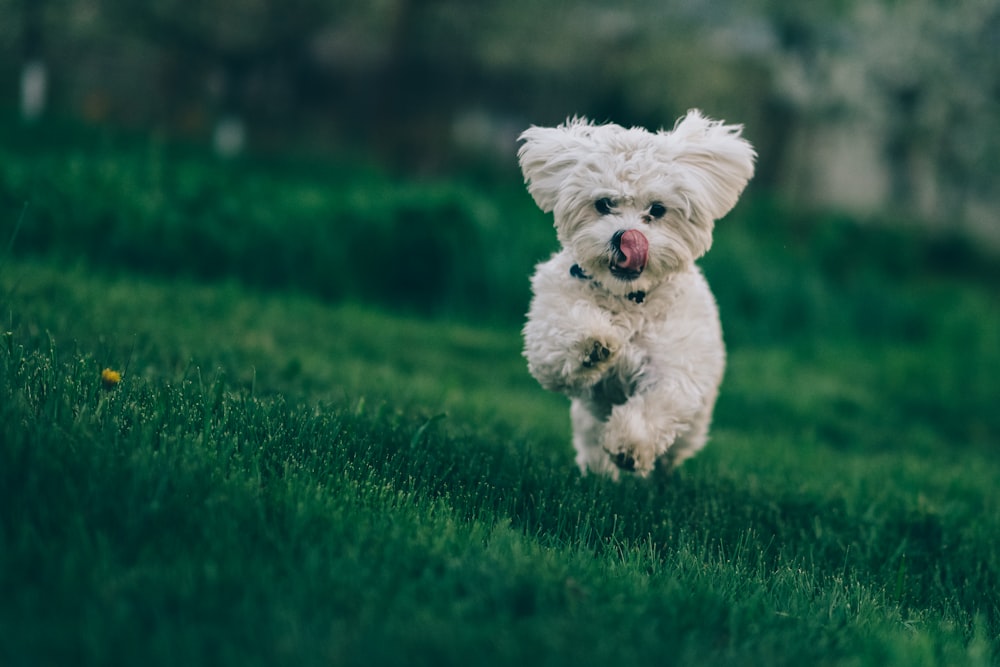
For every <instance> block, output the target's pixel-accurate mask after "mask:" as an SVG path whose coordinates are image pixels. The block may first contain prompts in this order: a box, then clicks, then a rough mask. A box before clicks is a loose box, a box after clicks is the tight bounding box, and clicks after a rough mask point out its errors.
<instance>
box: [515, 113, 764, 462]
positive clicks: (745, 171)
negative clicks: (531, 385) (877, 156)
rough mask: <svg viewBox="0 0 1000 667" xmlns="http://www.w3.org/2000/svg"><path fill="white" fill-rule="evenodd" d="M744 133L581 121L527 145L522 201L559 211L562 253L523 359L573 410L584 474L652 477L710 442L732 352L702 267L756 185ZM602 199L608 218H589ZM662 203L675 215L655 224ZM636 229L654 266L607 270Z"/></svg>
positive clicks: (535, 307)
mask: <svg viewBox="0 0 1000 667" xmlns="http://www.w3.org/2000/svg"><path fill="white" fill-rule="evenodd" d="M741 130H742V128H741V127H740V126H738V125H725V124H723V123H721V122H718V121H712V120H709V119H708V118H705V117H704V116H703V115H701V113H700V112H698V111H690V112H688V114H687V116H685V117H684V118H682V119H680V120H679V121H678V122H677V124H676V125H675V127H674V129H673V130H672V131H662V130H661V131H659V132H655V133H653V132H648V131H646V130H644V129H642V128H631V129H626V128H624V127H621V126H619V125H614V124H608V125H593V124H591V123H589V122H587V121H586V120H585V119H579V118H574V119H572V120H569V121H567V122H566V123H565V124H563V125H560V126H559V127H554V128H545V127H532V128H530V129H528V130H526V131H525V132H524V133H523V134H522V135H521V139H522V140H523V141H524V144H523V145H522V146H521V148H520V150H519V151H518V158H519V160H520V164H521V170H522V171H523V173H524V178H525V182H526V183H527V185H528V191H529V192H530V193H531V196H532V197H533V198H534V200H535V202H536V203H537V204H538V206H539V207H540V208H541V209H542V210H543V211H546V212H550V211H551V212H553V213H554V218H555V227H556V232H557V236H558V238H559V241H560V244H561V245H562V249H561V250H560V251H559V252H557V253H556V254H555V255H554V256H553V257H552V258H551V259H549V260H548V261H546V262H543V263H541V264H539V265H538V267H537V268H536V271H535V275H534V277H533V278H532V281H531V284H532V288H533V290H534V298H533V299H532V302H531V307H530V310H529V312H528V321H527V324H526V325H525V327H524V341H525V349H524V355H525V357H526V358H527V360H528V368H529V370H530V371H531V374H532V375H533V376H534V377H535V378H536V379H537V380H538V381H539V382H540V383H541V385H542V386H543V387H545V388H546V389H550V390H552V391H559V392H562V393H565V394H566V395H568V396H569V397H570V398H571V399H572V406H571V410H570V414H571V417H572V422H573V445H574V447H575V449H576V452H577V456H576V461H577V464H578V465H579V466H580V469H581V470H582V471H583V472H585V473H586V472H587V471H588V470H589V471H595V472H600V473H604V474H608V475H611V476H612V477H614V478H616V479H617V477H618V474H619V467H621V468H623V469H627V470H630V469H632V470H634V471H635V472H636V473H638V474H640V475H643V476H645V475H648V474H649V473H650V472H651V471H652V470H653V469H654V467H655V466H656V464H657V462H658V461H659V462H660V463H661V465H662V466H664V467H666V468H670V467H673V466H676V465H678V464H680V463H681V462H682V461H684V460H685V459H687V458H689V457H690V456H692V455H694V454H695V453H696V452H697V451H698V450H700V449H701V448H702V447H703V446H704V444H705V441H706V438H707V435H708V427H709V423H710V421H711V417H712V409H713V407H714V405H715V399H716V396H717V394H718V388H719V384H720V382H721V380H722V374H723V370H724V367H725V348H724V346H723V343H722V331H721V328H720V326H719V315H718V309H717V307H716V304H715V299H714V297H713V296H712V293H711V291H710V290H709V287H708V283H707V282H706V281H705V279H704V277H703V276H702V274H701V271H700V270H699V269H698V267H697V266H695V263H694V262H695V260H696V259H698V258H699V257H701V256H702V255H703V254H705V252H707V251H708V249H709V247H711V244H712V231H713V227H714V224H715V221H716V220H717V219H719V218H721V217H722V216H724V215H725V214H726V213H728V212H729V210H730V209H731V208H732V207H733V206H734V205H735V204H736V200H737V198H738V197H739V195H740V193H741V192H742V191H743V188H744V187H745V186H746V183H747V181H748V180H749V179H750V177H751V176H752V175H753V169H754V159H755V157H756V154H755V153H754V150H753V148H752V146H751V145H750V144H749V143H748V142H747V141H746V140H744V139H743V138H741V136H740V133H741ZM602 198H607V199H609V200H611V201H612V202H614V207H613V209H612V210H611V211H610V212H609V213H604V214H602V213H601V212H600V211H599V209H598V208H597V207H595V202H596V201H597V200H599V199H602ZM654 203H659V204H662V205H663V206H665V207H666V209H667V212H666V213H665V214H664V215H662V216H661V217H659V218H656V217H654V215H652V213H653V212H655V211H657V209H655V208H651V205H652V204H654ZM631 229H635V230H639V231H640V232H641V233H642V234H643V235H644V236H645V237H646V238H647V240H648V243H649V250H648V262H647V264H646V266H645V268H644V270H643V271H642V272H641V274H639V275H638V276H628V277H627V278H626V277H621V275H620V274H616V273H613V272H612V264H613V262H614V257H615V252H616V251H615V250H614V249H613V247H612V237H614V235H615V234H616V232H619V231H624V230H631ZM574 265H576V266H577V267H579V268H578V269H575V270H572V271H571V269H572V267H573V266H574ZM581 276H583V277H581ZM639 292H641V293H642V296H643V297H644V298H642V301H641V303H637V302H636V301H638V299H635V298H634V297H635V294H636V293H639ZM629 295H632V297H633V298H629ZM616 464H617V465H616Z"/></svg>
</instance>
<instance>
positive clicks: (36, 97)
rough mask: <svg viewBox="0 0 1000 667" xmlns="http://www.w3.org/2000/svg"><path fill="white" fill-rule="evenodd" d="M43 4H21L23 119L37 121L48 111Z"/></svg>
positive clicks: (26, 1)
mask: <svg viewBox="0 0 1000 667" xmlns="http://www.w3.org/2000/svg"><path fill="white" fill-rule="evenodd" d="M44 12H45V2H44V1H43V0H22V4H21V17H22V28H21V48H22V61H21V117H22V118H23V119H24V120H26V121H28V122H31V121H34V120H36V119H37V118H38V117H39V116H41V115H42V113H44V111H45V104H46V101H47V100H48V87H49V72H48V67H47V65H46V62H45V57H44V39H43V35H44V20H43V17H44Z"/></svg>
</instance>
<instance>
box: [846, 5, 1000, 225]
mask: <svg viewBox="0 0 1000 667" xmlns="http://www.w3.org/2000/svg"><path fill="white" fill-rule="evenodd" d="M855 15H856V17H857V26H858V34H857V39H856V41H855V48H854V49H853V50H851V51H850V52H849V54H848V55H849V57H850V58H852V59H854V60H855V62H856V63H858V66H859V68H863V69H864V72H865V73H866V75H867V76H866V79H865V83H866V89H865V91H864V94H862V95H857V96H855V97H854V98H853V99H852V100H851V102H852V103H853V104H856V105H864V106H871V107H872V110H871V115H873V116H874V117H875V118H876V119H877V121H878V123H879V127H880V130H881V134H882V135H883V136H884V138H885V146H884V150H885V154H886V157H887V162H888V165H889V170H890V183H891V190H890V194H891V204H892V205H893V206H895V207H897V208H899V209H900V210H903V211H910V212H913V213H917V214H922V215H923V216H925V217H931V218H936V219H939V220H948V219H952V218H954V217H956V216H958V217H965V216H967V215H969V214H972V215H974V212H973V211H972V210H971V209H973V208H974V207H975V206H976V205H977V204H978V203H985V201H986V200H987V198H995V196H996V193H995V192H994V191H993V190H994V186H995V183H996V179H997V177H1000V161H998V160H997V159H996V155H997V154H998V153H1000V3H996V2H984V1H982V0H954V1H952V2H947V3H944V2H941V1H940V0H910V1H908V2H905V3H903V2H896V3H889V2H886V3H883V4H872V5H866V6H860V7H859V8H858V11H857V12H856V13H855ZM993 222H994V224H1000V219H998V218H994V220H993Z"/></svg>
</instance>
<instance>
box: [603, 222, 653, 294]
mask: <svg viewBox="0 0 1000 667" xmlns="http://www.w3.org/2000/svg"><path fill="white" fill-rule="evenodd" d="M648 259H649V241H648V240H647V239H646V237H645V236H644V235H643V234H642V232H640V231H639V230H638V229H629V230H620V231H618V232H617V233H615V235H614V236H612V237H611V262H610V263H609V266H608V268H609V269H610V270H611V275H613V276H614V277H615V278H618V279H620V280H626V281H630V280H635V279H636V278H638V277H639V276H640V275H641V274H642V271H643V269H645V268H646V262H647V260H648Z"/></svg>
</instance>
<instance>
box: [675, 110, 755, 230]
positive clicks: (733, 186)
mask: <svg viewBox="0 0 1000 667" xmlns="http://www.w3.org/2000/svg"><path fill="white" fill-rule="evenodd" d="M742 132H743V126H742V125H726V124H724V123H722V122H721V121H715V120H711V119H710V118H706V117H705V116H703V115H702V114H701V112H700V111H698V110H697V109H693V110H691V111H689V112H688V113H687V115H686V116H684V117H683V118H681V119H680V120H678V121H677V124H676V125H675V126H674V129H673V131H670V132H662V131H661V132H660V133H659V136H660V141H661V142H663V143H664V144H665V145H666V148H667V149H668V151H669V154H670V158H669V159H670V160H671V161H672V162H674V163H675V164H678V165H681V166H683V167H684V169H683V170H682V172H681V173H682V174H683V178H684V179H685V180H686V181H687V186H688V188H687V189H688V194H689V196H690V197H691V198H692V202H691V203H692V204H693V205H694V209H695V213H696V214H697V215H700V216H702V217H703V218H704V219H705V220H704V222H706V223H711V222H712V221H715V220H718V219H719V218H721V217H722V216H724V215H725V214H726V213H728V212H729V211H730V210H731V209H732V208H733V206H735V205H736V200H737V199H739V196H740V193H742V192H743V188H745V187H746V184H747V181H749V180H750V177H751V176H753V172H754V160H755V159H756V158H757V153H756V151H754V149H753V146H751V145H750V142H748V141H747V140H746V139H744V138H743V137H742V136H741V134H742Z"/></svg>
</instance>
